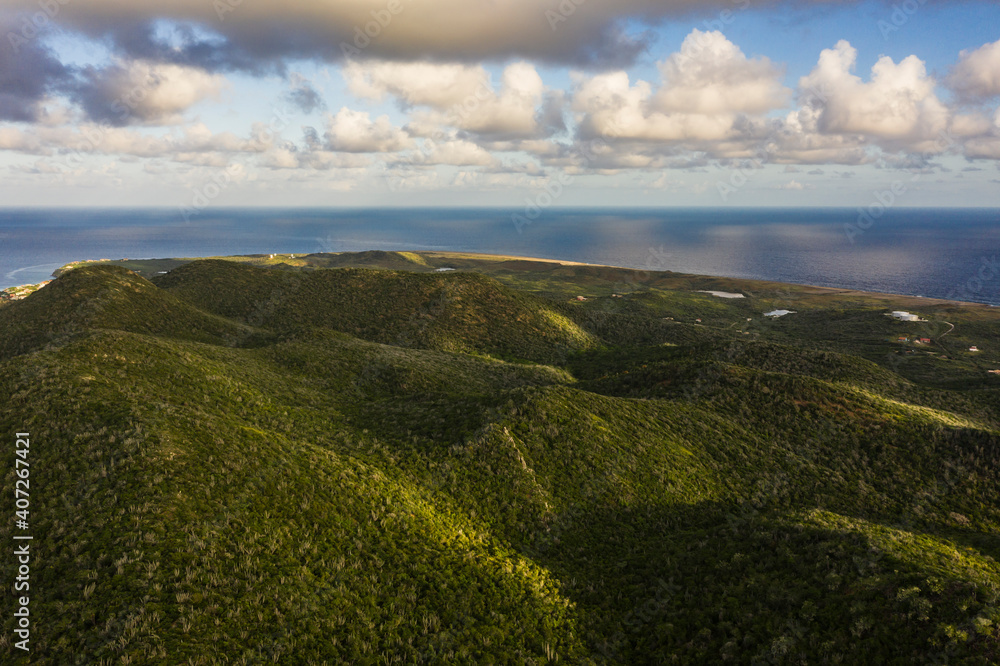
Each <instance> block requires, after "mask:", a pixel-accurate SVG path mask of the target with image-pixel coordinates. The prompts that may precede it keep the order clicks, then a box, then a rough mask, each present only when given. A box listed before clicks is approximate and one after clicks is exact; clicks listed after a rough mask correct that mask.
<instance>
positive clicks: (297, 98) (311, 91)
mask: <svg viewBox="0 0 1000 666" xmlns="http://www.w3.org/2000/svg"><path fill="white" fill-rule="evenodd" d="M291 84H292V89H291V90H290V91H288V93H286V94H285V99H286V100H288V102H289V103H290V104H292V105H293V106H294V107H295V108H297V109H298V110H299V111H301V112H302V113H312V112H313V111H326V102H325V101H324V100H323V96H322V95H320V93H319V91H318V90H316V88H314V87H313V85H312V82H311V81H310V80H309V79H307V78H305V77H304V76H302V75H301V74H296V73H292V75H291Z"/></svg>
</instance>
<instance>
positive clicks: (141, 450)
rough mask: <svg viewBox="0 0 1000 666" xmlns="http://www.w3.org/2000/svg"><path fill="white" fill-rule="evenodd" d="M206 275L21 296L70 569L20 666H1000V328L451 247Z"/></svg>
mask: <svg viewBox="0 0 1000 666" xmlns="http://www.w3.org/2000/svg"><path fill="white" fill-rule="evenodd" d="M170 261H172V262H173V263H170V264H165V263H151V262H146V263H145V264H143V265H142V266H139V265H137V266H134V268H137V269H140V270H141V271H142V272H143V274H145V275H147V276H148V277H152V278H153V279H152V281H150V280H147V279H146V278H145V277H142V276H141V275H139V274H137V273H134V272H131V271H129V270H127V269H126V268H123V267H121V266H108V265H87V266H84V267H80V268H75V269H73V270H67V271H65V272H64V273H63V274H62V275H61V276H60V277H59V278H58V279H56V280H54V281H53V282H52V283H51V284H49V285H47V286H45V287H44V288H42V289H40V290H39V291H37V292H36V293H34V294H32V295H31V296H29V297H27V298H25V299H24V300H21V301H17V302H14V303H9V304H4V305H3V306H0V405H2V406H0V431H2V432H5V433H8V435H7V436H8V440H9V441H10V444H11V445H10V446H9V447H8V448H7V454H6V455H7V461H8V465H7V470H8V471H7V472H6V473H5V474H4V476H3V482H2V483H3V488H2V490H0V495H2V496H3V497H5V498H8V499H7V500H4V501H6V502H7V503H8V508H9V510H10V511H11V514H13V511H14V500H13V497H14V486H15V481H16V480H17V478H18V477H17V476H16V474H15V462H14V460H15V455H14V447H13V440H14V433H16V432H30V433H31V449H30V469H31V515H30V525H31V527H30V532H31V535H32V536H33V540H32V542H31V544H32V548H33V549H34V550H33V552H34V553H35V559H33V561H32V569H31V576H32V578H31V605H30V608H31V618H32V624H31V629H32V631H31V652H30V654H27V655H26V654H24V653H23V652H22V651H20V650H18V649H17V648H16V647H15V646H14V643H15V641H16V640H17V638H16V637H15V634H14V633H13V630H14V627H15V618H14V617H13V615H12V613H13V610H11V611H10V612H6V613H5V614H4V616H3V621H4V627H3V633H2V638H0V654H2V660H3V661H4V663H12V664H15V663H31V664H60V665H61V664H77V663H79V664H83V663H106V664H112V663H114V664H119V663H121V664H178V663H191V664H199V663H200V664H213V663H235V664H255V663H290V664H324V663H326V664H391V663H400V664H410V663H427V664H452V663H466V664H489V663H494V664H508V663H509V664H549V663H564V664H665V663H718V662H729V663H748V664H749V663H757V664H760V663H766V664H802V663H809V664H826V663H843V664H854V663H971V664H975V663H981V664H989V663H996V662H997V661H998V660H1000V564H998V558H1000V376H998V375H995V374H991V373H988V372H987V370H989V369H993V368H994V367H996V368H1000V365H997V363H998V361H1000V356H998V355H997V350H998V349H1000V313H997V312H996V311H995V310H991V309H989V308H985V307H971V306H967V305H962V304H954V303H945V302H930V301H928V302H925V303H918V304H917V305H921V306H922V309H921V314H922V315H923V316H924V318H925V319H926V321H925V322H922V323H915V324H911V325H910V326H911V327H912V328H905V326H906V325H905V324H902V323H900V322H897V321H894V320H892V319H891V318H889V317H886V316H885V312H888V311H889V310H893V309H907V308H909V309H914V310H916V309H917V305H915V304H914V301H913V299H894V297H890V296H886V295H874V294H859V293H854V292H851V293H838V292H836V291H834V290H821V289H815V288H808V287H795V286H791V285H775V284H770V283H754V282H749V281H738V280H723V279H719V278H702V277H698V276H682V275H677V274H670V273H639V272H631V271H625V270H624V269H612V268H603V267H588V266H574V265H560V264H557V263H546V262H542V261H520V260H514V259H511V258H491V257H475V256H468V255H454V256H445V255H442V254H441V253H362V254H360V255H346V254H344V255H330V256H326V255H310V256H309V257H305V258H301V257H300V258H297V259H295V260H291V259H289V260H287V261H285V260H283V259H282V258H280V257H279V258H276V259H275V260H274V261H273V262H272V263H273V265H270V266H268V265H264V262H262V261H257V260H256V259H255V260H254V261H241V260H239V259H238V258H237V259H227V260H221V259H219V260H206V261H186V260H185V261H179V260H178V261H174V260H170ZM255 264H256V265H255ZM164 267H167V268H169V269H170V270H169V272H167V273H166V274H162V275H161V274H159V273H160V271H161V270H164V269H165V268H164ZM439 268H452V269H455V270H452V271H447V272H439V271H438V270H437V269H439ZM154 269H155V270H154ZM705 289H719V290H724V291H730V292H740V293H742V294H744V298H742V299H731V300H729V299H720V298H715V297H713V296H711V295H708V294H704V293H698V292H699V290H705ZM578 297H579V299H578ZM775 307H788V309H791V310H795V311H796V314H795V315H789V316H788V317H784V318H781V319H768V318H765V317H763V316H762V315H763V313H764V312H767V311H769V310H771V309H773V308H775ZM942 322H947V323H948V324H949V325H951V326H953V327H954V328H953V329H951V330H949V329H948V328H947V327H946V326H943V324H942ZM901 331H902V332H903V333H901ZM904 335H905V337H907V338H908V339H907V341H906V342H901V341H900V340H899V338H900V337H902V336H904ZM911 337H912V338H915V339H916V340H917V341H916V342H913V341H911V340H910V339H909V338H911ZM921 337H927V338H928V339H929V340H931V342H928V343H922V342H919V340H920V338H921ZM971 344H976V345H978V346H979V347H980V348H982V349H983V350H984V351H983V352H981V353H975V354H974V353H969V352H967V351H966V350H967V347H968V346H969V345H971ZM942 357H947V358H942ZM16 533H19V532H18V531H17V530H15V528H14V526H13V522H12V521H4V522H3V527H0V536H2V537H3V538H4V539H5V540H6V542H7V543H13V541H12V540H11V538H12V536H13V535H14V534H16ZM16 566H17V563H16V561H15V559H14V558H13V557H11V556H10V555H7V556H5V557H4V558H0V568H2V569H3V573H4V575H5V576H6V577H7V579H8V580H11V579H12V578H13V576H14V575H15V573H16ZM9 599H12V595H9ZM12 603H13V602H12V600H11V601H9V602H8V605H9V607H11V608H12Z"/></svg>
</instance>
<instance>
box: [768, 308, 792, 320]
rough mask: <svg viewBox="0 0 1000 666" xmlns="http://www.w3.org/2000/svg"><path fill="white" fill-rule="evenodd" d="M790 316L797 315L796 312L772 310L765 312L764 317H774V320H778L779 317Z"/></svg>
mask: <svg viewBox="0 0 1000 666" xmlns="http://www.w3.org/2000/svg"><path fill="white" fill-rule="evenodd" d="M790 314H795V311H794V310H772V311H770V312H765V313H764V316H765V317H774V318H776V319H777V318H778V317H784V316H785V315H790Z"/></svg>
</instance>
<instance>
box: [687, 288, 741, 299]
mask: <svg viewBox="0 0 1000 666" xmlns="http://www.w3.org/2000/svg"><path fill="white" fill-rule="evenodd" d="M698 293H699V294H711V295H712V296H715V297H716V298H746V296H744V295H743V294H734V293H733V292H731V291H709V290H706V289H702V290H700V291H698Z"/></svg>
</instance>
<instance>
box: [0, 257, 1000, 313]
mask: <svg viewBox="0 0 1000 666" xmlns="http://www.w3.org/2000/svg"><path fill="white" fill-rule="evenodd" d="M317 257H332V258H346V259H348V261H346V262H343V267H347V266H348V265H352V266H353V265H354V263H355V262H351V261H349V259H350V258H352V257H358V258H365V257H369V259H361V260H360V261H358V262H357V264H358V265H362V266H369V267H372V268H395V269H401V270H421V269H422V270H424V271H426V270H428V269H429V270H437V269H439V268H442V267H443V266H439V265H437V264H439V263H440V264H448V263H456V262H461V261H470V262H482V263H485V264H492V265H493V266H491V267H492V268H494V269H499V270H503V269H510V270H517V269H521V270H524V269H527V268H530V266H525V264H542V265H545V266H548V267H551V268H553V269H559V268H577V267H581V268H586V269H594V270H600V271H620V272H622V273H623V274H628V273H631V274H633V277H632V280H631V281H635V282H645V281H646V280H647V279H648V278H647V279H644V280H635V279H634V275H635V274H642V275H647V276H650V275H657V276H670V277H673V278H678V279H688V280H702V281H705V280H713V281H724V282H725V283H727V284H731V285H746V286H753V287H755V288H756V289H775V288H778V289H781V288H786V287H791V288H793V289H795V290H796V291H797V292H800V293H803V294H809V295H814V296H831V297H832V296H840V297H847V298H869V299H877V300H892V301H894V302H900V303H904V304H906V305H907V306H909V307H914V308H915V307H919V306H921V305H925V306H951V307H962V308H987V309H990V310H995V309H997V308H998V306H997V305H994V304H990V303H983V302H980V301H962V300H954V299H947V298H936V297H925V296H916V295H912V294H896V293H890V292H878V291H865V290H861V289H853V288H850V287H827V286H822V285H814V284H807V283H798V282H779V281H775V280H766V279H753V278H737V277H727V276H719V275H705V274H696V273H677V272H673V271H669V270H662V271H650V270H643V269H636V268H629V267H625V266H614V265H609V264H594V263H587V262H580V261H569V260H565V259H551V258H545V257H534V256H520V255H508V254H488V253H482V252H449V251H430V250H428V251H389V250H385V251H383V250H369V251H363V252H328V253H313V254H295V253H285V254H277V253H276V254H242V255H224V256H206V257H166V258H149V259H129V258H122V259H84V260H79V261H73V262H70V263H68V264H65V265H63V266H60V267H59V268H57V269H56V270H55V271H53V272H52V277H51V278H50V279H48V280H44V281H42V282H38V283H27V284H22V285H16V286H11V287H5V288H3V289H0V302H12V301H17V300H21V299H23V298H25V297H27V296H28V295H30V294H31V293H34V292H35V291H37V290H38V289H41V288H42V287H44V286H45V285H47V284H49V283H50V282H52V280H53V279H57V278H58V277H59V276H60V275H62V274H64V273H66V272H68V271H70V270H73V269H75V268H79V267H81V266H88V265H99V264H111V265H119V266H123V267H125V268H128V269H129V270H134V271H135V272H137V273H139V274H140V275H143V277H147V278H149V277H152V275H144V273H149V271H148V270H145V271H144V270H143V268H144V267H145V266H147V265H153V266H157V267H159V266H164V267H168V266H169V267H170V268H169V269H168V270H167V271H164V270H157V271H154V272H155V273H165V272H168V271H169V270H172V268H176V267H177V266H181V265H183V264H186V263H190V262H193V261H199V260H204V259H219V260H224V261H235V262H239V263H250V264H254V265H263V266H267V265H281V264H283V265H284V266H285V267H293V268H295V267H308V266H309V262H308V261H307V260H308V259H314V258H317ZM370 257H378V258H383V257H392V258H397V257H402V258H413V257H418V258H421V259H423V261H419V260H417V261H413V260H411V261H410V263H411V264H412V265H407V266H380V265H379V264H380V263H393V262H387V261H382V262H380V261H378V259H370ZM430 260H433V263H432V262H431V261H430ZM289 262H295V263H289ZM396 263H398V262H396ZM508 264H515V265H516V266H515V265H512V266H509V267H508V266H506V265H508ZM330 267H338V266H330ZM463 268H466V269H470V268H471V269H472V270H475V269H476V268H482V266H475V267H473V266H462V267H459V268H458V269H459V270H461V269H463ZM137 269H138V270H137ZM731 288H735V287H731ZM695 291H697V290H695Z"/></svg>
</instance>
